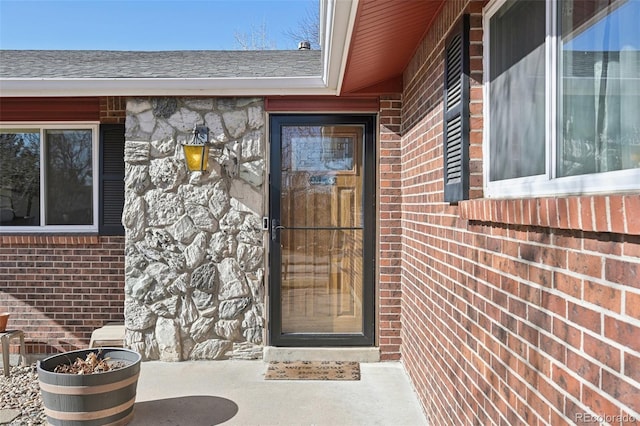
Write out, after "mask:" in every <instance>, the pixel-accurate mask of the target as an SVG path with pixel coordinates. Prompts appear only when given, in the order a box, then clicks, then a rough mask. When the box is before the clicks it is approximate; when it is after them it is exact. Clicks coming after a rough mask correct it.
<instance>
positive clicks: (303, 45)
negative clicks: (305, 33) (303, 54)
mask: <svg viewBox="0 0 640 426" xmlns="http://www.w3.org/2000/svg"><path fill="white" fill-rule="evenodd" d="M298 50H311V43H309V42H308V41H306V40H305V41H301V42H300V43H298Z"/></svg>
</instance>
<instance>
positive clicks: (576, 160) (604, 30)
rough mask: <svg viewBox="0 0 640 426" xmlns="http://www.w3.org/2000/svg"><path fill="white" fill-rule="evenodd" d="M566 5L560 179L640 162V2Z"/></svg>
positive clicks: (562, 17)
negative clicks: (639, 25)
mask: <svg viewBox="0 0 640 426" xmlns="http://www.w3.org/2000/svg"><path fill="white" fill-rule="evenodd" d="M609 3H611V4H610V5H608V4H609ZM561 4H562V8H561V11H560V26H561V35H562V38H561V46H560V57H559V63H560V67H561V70H560V73H559V74H560V75H562V80H561V82H560V83H559V84H560V86H559V90H560V93H561V96H560V103H561V105H559V108H558V111H559V114H560V117H559V127H558V128H559V137H558V139H559V141H558V165H557V166H558V176H571V175H579V174H586V173H598V172H606V171H613V170H622V169H630V168H637V167H640V120H639V117H640V53H639V52H640V31H638V23H639V22H640V2H639V1H622V0H618V1H613V2H610V1H593V0H592V1H585V0H579V1H566V2H562V3H561Z"/></svg>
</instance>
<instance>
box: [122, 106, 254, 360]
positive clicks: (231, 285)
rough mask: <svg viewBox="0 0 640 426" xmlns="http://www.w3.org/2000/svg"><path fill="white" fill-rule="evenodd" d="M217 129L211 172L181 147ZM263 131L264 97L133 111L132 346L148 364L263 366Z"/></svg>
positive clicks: (127, 218)
mask: <svg viewBox="0 0 640 426" xmlns="http://www.w3.org/2000/svg"><path fill="white" fill-rule="evenodd" d="M194 124H204V125H206V126H208V127H209V130H210V138H211V141H212V142H213V143H214V144H216V146H217V148H212V149H211V152H210V156H209V168H208V169H209V170H208V172H205V173H200V172H192V173H189V172H188V171H187V170H186V167H185V164H184V159H183V158H184V157H183V154H182V147H181V142H184V141H185V140H187V139H188V138H190V136H191V134H190V132H191V130H192V129H193V126H194ZM264 141H265V131H264V106H263V100H262V99H257V98H251V99H248V98H144V99H143V98H140V99H130V100H128V102H127V119H126V145H125V153H124V158H125V167H126V177H125V208H124V212H123V223H124V226H125V229H126V240H125V241H126V243H125V254H126V264H125V309H124V314H125V327H126V345H127V346H128V347H130V348H132V349H134V350H137V351H138V352H140V353H141V354H142V355H143V358H144V359H148V360H150V359H160V360H163V361H181V360H187V359H223V358H258V357H260V356H261V354H262V344H263V332H264V314H263V313H264V303H265V300H264V299H265V295H264V282H263V278H264V248H263V247H264V246H263V232H262V230H261V217H262V215H263V212H264V196H263V189H264V188H263V186H264V175H265V173H264V169H265V160H264V156H265V143H264Z"/></svg>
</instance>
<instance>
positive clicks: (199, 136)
mask: <svg viewBox="0 0 640 426" xmlns="http://www.w3.org/2000/svg"><path fill="white" fill-rule="evenodd" d="M191 133H192V136H191V140H189V141H188V142H185V143H183V144H182V149H183V151H184V161H185V163H186V165H187V169H188V170H189V171H190V172H198V171H199V172H203V171H206V170H207V165H208V160H209V147H210V144H209V128H208V127H206V126H198V125H197V124H196V125H194V126H193V131H192V132H191Z"/></svg>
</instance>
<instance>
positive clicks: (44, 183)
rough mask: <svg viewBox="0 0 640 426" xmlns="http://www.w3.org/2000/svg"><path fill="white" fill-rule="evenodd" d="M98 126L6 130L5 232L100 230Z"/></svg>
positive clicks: (1, 136) (0, 144)
mask: <svg viewBox="0 0 640 426" xmlns="http://www.w3.org/2000/svg"><path fill="white" fill-rule="evenodd" d="M97 140H98V126H97V125H90V124H87V125H79V124H76V123H74V124H67V125H63V124H51V125H35V124H19V125H13V126H12V125H1V126H0V232H16V231H20V232H23V231H54V232H55V231H79V232H82V231H97V229H98V225H97V218H98V214H97V212H98V204H97V203H98V196H97V193H98V189H97V187H98V185H97V182H98V180H97V178H98V177H97V169H98V167H97V164H98V155H97V151H98V150H97V146H98V143H97Z"/></svg>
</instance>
